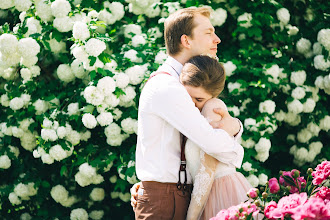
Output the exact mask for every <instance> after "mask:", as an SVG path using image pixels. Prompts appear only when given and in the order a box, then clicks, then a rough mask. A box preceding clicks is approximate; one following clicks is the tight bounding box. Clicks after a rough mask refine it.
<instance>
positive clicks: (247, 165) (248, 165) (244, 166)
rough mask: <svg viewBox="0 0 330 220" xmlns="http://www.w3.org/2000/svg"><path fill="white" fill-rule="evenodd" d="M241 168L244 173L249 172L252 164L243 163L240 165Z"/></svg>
mask: <svg viewBox="0 0 330 220" xmlns="http://www.w3.org/2000/svg"><path fill="white" fill-rule="evenodd" d="M242 168H243V170H244V171H246V172H249V171H251V170H252V164H251V163H249V162H245V163H243V164H242Z"/></svg>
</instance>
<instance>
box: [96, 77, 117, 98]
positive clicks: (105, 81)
mask: <svg viewBox="0 0 330 220" xmlns="http://www.w3.org/2000/svg"><path fill="white" fill-rule="evenodd" d="M97 89H98V90H99V91H101V92H102V93H103V95H104V96H108V95H111V94H112V93H113V92H114V91H115V90H116V82H115V81H114V80H113V79H112V78H111V77H110V76H105V77H103V78H102V79H100V80H99V81H98V83H97Z"/></svg>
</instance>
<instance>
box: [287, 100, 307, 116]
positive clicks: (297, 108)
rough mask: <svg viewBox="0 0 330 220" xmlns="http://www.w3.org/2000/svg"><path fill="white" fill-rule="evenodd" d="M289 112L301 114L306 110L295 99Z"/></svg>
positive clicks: (289, 105)
mask: <svg viewBox="0 0 330 220" xmlns="http://www.w3.org/2000/svg"><path fill="white" fill-rule="evenodd" d="M288 110H289V112H292V113H295V114H299V113H301V112H302V111H303V110H304V106H303V104H301V102H300V101H299V100H297V99H295V100H293V101H292V102H290V103H289V104H288Z"/></svg>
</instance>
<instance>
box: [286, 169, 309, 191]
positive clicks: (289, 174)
mask: <svg viewBox="0 0 330 220" xmlns="http://www.w3.org/2000/svg"><path fill="white" fill-rule="evenodd" d="M295 172H299V171H298V170H295V169H294V170H292V171H291V172H289V171H283V174H282V176H280V184H281V185H283V186H290V187H291V189H290V193H296V192H299V189H298V188H297V186H299V188H300V189H301V188H304V187H305V186H306V180H305V178H304V177H299V178H297V179H294V178H293V177H292V173H295ZM284 177H286V178H287V179H289V180H286V179H285V178H284Z"/></svg>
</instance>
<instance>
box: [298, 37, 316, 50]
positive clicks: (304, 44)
mask: <svg viewBox="0 0 330 220" xmlns="http://www.w3.org/2000/svg"><path fill="white" fill-rule="evenodd" d="M311 46H312V43H311V42H310V41H309V40H308V39H306V38H301V39H300V40H299V41H298V42H297V44H296V47H297V51H298V52H299V53H301V54H305V53H308V52H309V51H310V50H311Z"/></svg>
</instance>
